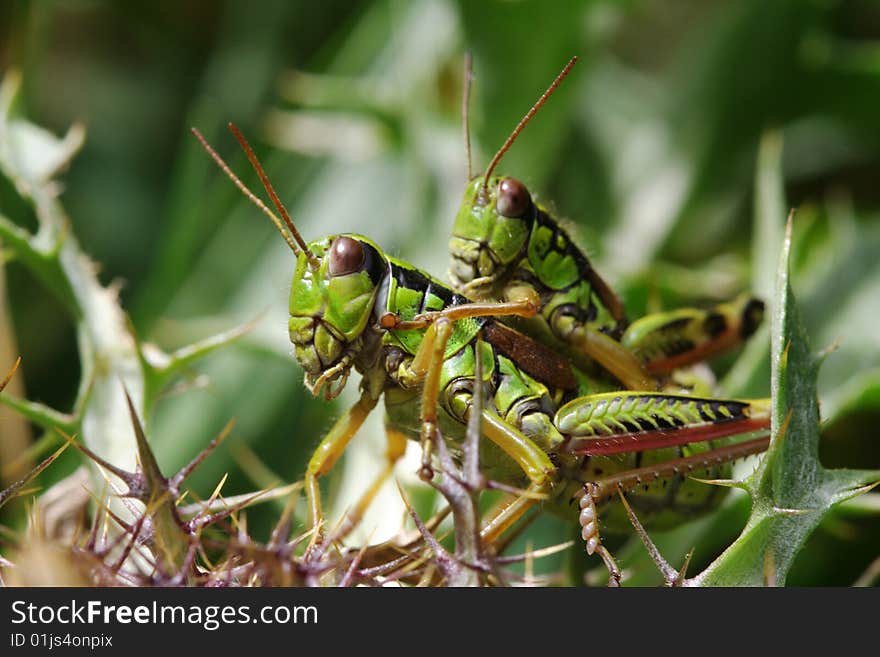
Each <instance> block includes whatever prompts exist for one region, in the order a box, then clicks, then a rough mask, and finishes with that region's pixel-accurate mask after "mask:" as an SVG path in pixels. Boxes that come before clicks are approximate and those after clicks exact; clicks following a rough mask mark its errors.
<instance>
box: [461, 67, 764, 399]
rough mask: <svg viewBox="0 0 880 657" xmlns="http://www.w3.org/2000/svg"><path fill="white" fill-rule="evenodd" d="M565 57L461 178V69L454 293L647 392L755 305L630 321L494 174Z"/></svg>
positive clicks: (559, 233)
mask: <svg viewBox="0 0 880 657" xmlns="http://www.w3.org/2000/svg"><path fill="white" fill-rule="evenodd" d="M576 61H577V58H572V59H571V60H570V61H569V63H568V64H567V66H566V67H565V68H564V69H563V70H562V72H561V73H560V74H559V75H558V76H557V77H556V79H555V80H554V81H553V83H552V84H551V85H550V87H549V88H548V89H547V90H546V91H545V92H544V94H543V95H542V96H541V97H540V98H539V99H538V101H537V102H536V103H535V104H534V106H533V107H532V108H531V109H530V110H529V112H528V113H527V114H526V115H525V116H524V117H523V119H522V120H521V121H520V122H519V124H518V125H517V126H516V127H515V128H514V130H513V132H512V133H511V134H510V136H509V137H508V138H507V140H506V141H505V142H504V144H503V145H502V146H501V148H500V149H499V150H498V152H497V153H496V154H495V156H494V157H493V158H492V160H491V161H490V163H489V165H488V167H487V168H486V171H485V173H482V174H480V175H478V176H474V177H471V176H470V138H469V136H468V127H467V97H468V90H469V80H470V66H469V64H467V63H466V66H465V93H464V98H465V100H464V103H463V105H464V107H463V116H464V125H465V141H466V151H467V158H468V172H469V178H470V180H469V183H468V185H467V188H466V190H465V193H464V199H463V201H462V205H461V208H460V210H459V212H458V214H457V216H456V218H455V223H454V225H453V229H452V236H451V238H450V242H449V248H450V253H451V256H452V263H451V266H450V270H449V277H450V280H451V282H452V286H453V288H454V289H455V290H456V291H457V292H459V293H460V294H463V295H464V296H467V297H469V298H473V299H477V300H482V301H487V300H488V301H497V302H499V303H503V304H504V305H505V307H507V308H509V309H510V312H511V313H512V315H518V316H519V320H518V321H516V323H515V324H514V325H515V326H516V327H517V328H519V329H520V330H521V331H523V332H525V333H527V334H529V335H531V336H532V337H534V338H536V339H538V340H539V341H541V342H544V343H545V344H548V345H551V346H552V347H553V348H554V349H555V350H557V351H559V352H561V353H564V354H565V355H566V356H568V357H569V358H571V359H572V360H573V362H574V363H575V364H576V365H577V366H578V367H579V368H580V369H582V370H587V371H594V370H595V368H596V364H597V363H598V365H600V366H601V367H602V368H603V369H604V370H605V371H606V372H607V373H610V374H611V375H612V376H614V377H615V378H616V379H618V380H619V381H620V382H621V383H622V384H623V385H624V386H625V387H627V388H629V389H633V390H653V389H656V388H657V387H658V385H659V381H658V380H657V378H658V377H664V376H666V375H669V374H670V373H672V372H673V371H674V370H675V369H676V368H680V367H683V366H686V365H692V364H694V363H696V362H699V361H702V360H704V359H705V358H707V357H709V356H712V355H715V354H717V353H719V352H721V351H723V350H725V349H728V348H730V347H732V346H734V345H736V344H737V343H739V342H741V341H742V340H745V339H747V338H748V337H749V336H750V335H751V334H752V333H753V332H754V331H755V329H756V328H757V326H758V325H759V324H760V322H761V319H762V317H763V311H764V304H763V302H761V301H760V300H758V299H755V298H752V297H750V296H749V295H743V296H740V297H739V298H738V299H736V300H734V301H732V302H730V303H725V304H719V305H717V306H716V307H714V308H711V309H709V310H698V309H693V308H683V309H679V310H674V311H671V312H664V313H657V314H652V315H648V316H646V317H643V318H641V319H639V320H637V321H636V322H634V323H632V324H629V322H628V319H627V317H626V313H625V311H624V307H623V304H622V303H621V301H620V299H619V298H618V296H617V295H616V294H615V292H614V290H613V289H612V288H611V287H610V286H609V285H608V284H607V283H606V282H605V280H604V279H603V278H602V277H601V276H600V274H599V273H598V272H597V271H596V270H595V269H594V268H593V266H592V265H591V263H590V261H589V259H588V258H587V256H586V255H585V254H584V253H583V251H582V250H581V249H580V248H578V246H577V245H576V244H575V243H574V241H573V240H572V239H571V237H570V236H569V235H568V234H567V233H566V231H565V230H564V229H563V228H562V227H561V226H560V225H559V222H558V221H557V220H556V219H554V218H553V216H552V215H551V213H550V212H549V210H548V209H547V208H545V207H543V206H542V205H540V204H539V203H537V202H535V201H534V200H533V199H532V195H531V194H530V193H529V190H528V189H527V188H526V186H525V185H524V184H523V183H522V182H520V181H519V180H517V179H515V178H511V177H501V176H495V175H493V174H494V172H495V170H496V168H497V166H498V164H499V163H500V162H501V159H502V157H503V156H504V154H505V153H506V152H507V151H508V150H509V149H510V147H511V146H512V145H513V143H514V141H515V140H516V138H517V136H518V135H519V134H520V133H521V132H522V130H523V129H524V128H525V126H526V125H527V124H528V123H529V121H530V120H531V119H532V117H534V115H535V114H536V112H537V111H538V109H540V107H541V106H542V105H543V104H544V103H545V102H546V101H547V99H548V98H549V97H550V95H551V94H552V93H553V91H554V90H555V89H556V87H557V86H558V85H559V84H560V82H561V81H562V80H563V79H564V78H565V76H566V75H567V74H568V72H569V71H570V70H571V68H572V66H573V65H574V64H575V62H576Z"/></svg>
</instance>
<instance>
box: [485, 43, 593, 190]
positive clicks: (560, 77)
mask: <svg viewBox="0 0 880 657" xmlns="http://www.w3.org/2000/svg"><path fill="white" fill-rule="evenodd" d="M575 63H577V55H575V56H574V57H572V58H571V59H570V60H568V64H566V65H565V68H564V69H562V71H561V72H560V73H559V75H557V76H556V79H555V80H553V84H551V85H550V86H549V87H547V91H545V92H544V93H543V94H541V97H540V98H539V99H538V102H536V103H535V104H534V105H532V109H530V110H529V111H528V113H527V114H526V115H525V116H524V117H523V118H522V120H521V121H520V122H519V123H518V124H517V126H516V127H515V128H514V129H513V132H511V133H510V136H509V137H508V138H507V141H505V142H504V144H503V145H502V146H501V148H500V149H498V152H497V153H495V157H493V158H492V161H491V162H489V167H488V168H487V169H486V176H485V178H483V186H482V188H481V192H480V193H481V194H482V193H484V192H485V191H486V186H487V185H488V184H489V176H491V175H492V172H493V171H494V170H495V167H497V166H498V163H499V162H500V161H501V158H502V157H504V154H505V153H506V152H507V151H508V150H509V149H510V147H511V146H512V145H513V142H514V141H516V138H517V137H518V136H519V133H521V132H522V130H523V128H525V127H526V124H528V122H529V121H531V120H532V117H533V116H535V114H536V113H537V112H538V110H539V109H541V106H542V105H543V104H544V103H546V102H547V99H548V98H550V96H551V95H552V94H553V92H554V91H556V87H558V86H559V83H560V82H562V80H564V79H565V76H566V75H568V72H569V71H570V70H571V67H572V66H574V65H575Z"/></svg>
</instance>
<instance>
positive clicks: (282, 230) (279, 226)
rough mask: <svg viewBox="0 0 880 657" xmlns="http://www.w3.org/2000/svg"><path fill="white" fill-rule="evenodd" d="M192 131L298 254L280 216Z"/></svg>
mask: <svg viewBox="0 0 880 657" xmlns="http://www.w3.org/2000/svg"><path fill="white" fill-rule="evenodd" d="M190 130H192V133H193V134H194V135H195V136H196V139H198V140H199V143H200V144H201V145H202V148H204V149H205V150H206V151H207V152H208V155H210V156H211V158H212V159H213V160H214V161H215V162H216V163H217V166H219V167H220V169H221V170H222V171H223V173H225V174H226V175H227V176H229V179H230V180H232V182H233V183H235V186H236V187H238V189H239V190H241V193H242V194H244V195H245V196H247V198H248V199H249V200H250V201H251V203H253V204H254V205H256V206H257V207H258V208H260V210H262V211H263V212H264V213H265V214H266V216H268V217H269V219H271V220H272V223H273V224H275V227H276V228H277V229H278V232H279V233H281V237H283V238H284V241H285V242H287V246H289V247H290V250H291V251H293V252H294V253H298V251H297V248H296V243H295V242H294V241H293V239H291V237H290V235H289V234H288V232H287V230H286V229H285V228H284V224H283V223H282V222H281V219H279V218H278V216H277V215H276V214H275V213H274V212H272V210H270V209H269V208H268V207H266V204H265V203H263V201H261V200H260V198H259V197H258V196H256V195H255V194H254V193H253V192H252V191H251V190H249V189H248V188H247V186H246V185H245V184H244V183H243V182H241V180H239V178H238V176H236V175H235V174H234V173H232V169H230V168H229V165H227V164H226V162H224V161H223V158H222V157H220V156H219V155H218V154H217V151H215V150H214V149H213V148H211V145H210V144H209V143H208V142H207V140H206V139H205V138H204V137H202V133H201V132H199V131H198V130H197V129H196V128H190Z"/></svg>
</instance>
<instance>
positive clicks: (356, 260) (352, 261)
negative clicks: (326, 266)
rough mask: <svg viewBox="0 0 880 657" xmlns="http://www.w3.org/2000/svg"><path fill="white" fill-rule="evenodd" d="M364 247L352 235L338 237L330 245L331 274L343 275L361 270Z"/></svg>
mask: <svg viewBox="0 0 880 657" xmlns="http://www.w3.org/2000/svg"><path fill="white" fill-rule="evenodd" d="M363 264H364V247H363V245H362V244H361V243H360V242H358V241H357V240H353V239H352V238H350V237H337V238H336V239H335V240H333V244H332V245H331V246H330V275H331V276H342V275H344V274H351V273H352V272H356V271H358V270H360V268H361V265H363Z"/></svg>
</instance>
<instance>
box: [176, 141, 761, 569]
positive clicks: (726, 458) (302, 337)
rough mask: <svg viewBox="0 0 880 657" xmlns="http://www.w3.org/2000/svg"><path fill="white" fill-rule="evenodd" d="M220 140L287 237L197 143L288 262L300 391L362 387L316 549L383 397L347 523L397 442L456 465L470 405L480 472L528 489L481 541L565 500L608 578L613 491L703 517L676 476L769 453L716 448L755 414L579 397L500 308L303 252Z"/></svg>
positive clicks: (320, 464)
mask: <svg viewBox="0 0 880 657" xmlns="http://www.w3.org/2000/svg"><path fill="white" fill-rule="evenodd" d="M230 127H231V129H232V130H233V132H234V134H235V136H236V138H237V139H238V141H239V143H240V144H241V146H242V148H243V149H244V150H245V153H246V154H247V156H248V158H249V159H250V160H251V163H252V164H253V166H254V167H255V169H256V170H257V172H258V174H259V176H260V178H261V180H262V181H263V184H264V186H265V187H266V190H267V192H268V193H269V196H270V197H271V198H272V200H273V203H274V204H275V205H276V207H277V209H278V211H279V214H280V215H281V216H282V217H283V218H284V223H282V221H281V220H280V219H279V218H278V217H277V216H276V215H275V213H273V212H272V211H271V210H270V209H269V208H268V207H267V206H266V205H265V204H264V203H263V202H262V201H261V200H260V199H259V198H258V197H256V196H255V195H254V194H253V193H252V192H250V190H248V189H247V187H245V186H244V184H243V183H242V182H241V181H240V180H239V179H238V177H237V176H236V175H235V174H234V173H233V172H232V171H231V170H230V169H229V167H228V166H227V165H226V164H225V163H224V162H223V160H222V159H221V158H220V156H219V155H218V154H217V153H216V152H215V151H214V150H213V149H212V148H211V146H209V145H208V144H207V142H205V140H204V139H203V138H202V136H201V135H200V134H199V133H198V131H197V130H195V129H193V132H194V134H195V135H196V137H197V138H198V139H199V141H200V142H201V143H202V145H203V146H204V148H205V149H206V150H207V151H208V153H209V154H210V155H211V157H212V158H214V160H215V161H216V162H217V164H218V165H219V166H220V168H221V169H222V170H223V171H224V172H225V173H226V175H227V176H229V177H230V178H231V179H232V181H233V182H234V183H235V184H236V185H237V186H238V187H239V188H240V189H241V190H242V191H243V193H245V195H247V196H248V198H250V199H251V200H252V201H253V202H254V203H255V204H256V205H257V206H258V207H259V208H260V209H261V210H262V211H263V212H264V213H265V214H267V215H268V216H269V217H270V219H272V221H273V223H275V225H276V227H277V228H278V230H279V232H281V234H282V236H283V237H284V239H285V241H286V242H287V244H288V246H289V247H290V248H291V250H292V251H293V252H294V254H295V255H296V266H295V270H294V273H293V279H292V283H291V294H290V308H289V310H290V320H289V333H290V339H291V342H292V343H293V346H294V356H295V358H296V360H297V361H298V362H299V363H300V365H301V366H302V367H303V369H304V370H305V385H306V386H307V387H308V388H309V390H310V391H311V392H312V393H313V394H314V395H316V396H318V395H320V394H323V395H324V397H325V398H327V399H331V398H333V397H335V396H337V395H338V394H339V393H340V392H341V390H342V388H343V386H344V385H345V383H346V381H347V379H348V377H349V375H350V373H351V371H352V370H355V371H356V372H358V373H359V374H360V375H361V381H360V397H359V399H358V401H357V402H355V404H354V405H353V406H352V407H351V408H349V409H348V410H347V411H346V412H345V413H343V415H342V416H341V417H340V418H339V419H338V420H337V421H336V422H335V424H334V425H333V427H332V428H331V429H330V431H329V432H328V433H327V434H326V436H325V437H324V438H323V439H322V441H321V443H320V444H319V445H318V447H317V449H316V450H315V452H314V454H313V456H312V457H311V459H310V460H309V463H308V465H307V467H306V473H305V490H306V495H307V498H308V506H309V522H310V524H311V526H312V527H313V528H314V529H315V532H316V536H317V535H319V534H320V531H321V527H322V523H323V519H324V517H323V511H322V505H321V495H320V487H319V479H320V477H322V476H323V475H325V474H327V472H329V471H330V469H331V468H332V467H333V466H334V464H335V463H336V461H337V460H338V459H339V457H340V456H341V455H342V454H343V452H344V451H345V449H346V447H347V445H348V444H349V443H350V441H351V440H352V439H353V438H354V436H355V434H356V432H357V430H358V428H359V427H360V426H361V424H362V423H363V421H364V419H365V418H366V417H367V416H368V415H369V413H371V412H372V411H373V410H374V409H375V407H376V406H377V405H378V402H379V401H380V399H382V398H383V397H384V402H385V417H386V419H385V427H386V435H387V438H388V449H387V451H386V454H385V458H386V467H385V468H384V470H383V472H382V473H381V474H380V476H379V477H378V478H377V479H376V481H374V482H373V483H372V485H370V486H369V487H368V488H367V490H366V492H365V493H364V495H363V497H362V498H361V499H360V500H359V501H358V503H357V504H356V505H355V506H354V508H353V509H352V511H351V512H350V515H349V522H350V523H354V522H356V521H357V519H358V518H359V517H360V514H361V513H362V512H363V511H364V509H365V508H366V506H367V505H368V504H369V502H370V500H371V499H372V498H373V496H374V495H375V492H376V491H377V490H378V487H379V486H380V485H381V484H382V482H383V481H384V480H385V479H386V478H387V477H388V476H390V474H391V472H392V469H393V467H394V464H395V462H396V461H397V460H398V459H399V458H400V456H401V455H402V453H403V451H404V449H405V444H406V440H407V439H418V440H421V442H422V445H423V453H424V454H426V455H428V456H426V458H425V460H424V464H423V469H422V470H423V471H422V475H423V476H424V477H425V478H428V477H430V476H432V474H433V473H432V472H431V470H430V445H431V444H433V442H434V441H436V440H445V441H447V442H448V445H449V448H450V451H451V452H452V453H453V454H456V453H458V450H457V445H458V444H460V442H461V440H463V438H464V436H465V434H466V427H467V426H468V421H469V419H470V413H471V408H472V407H473V401H474V394H475V391H479V393H478V394H480V395H481V403H480V404H478V407H479V408H480V416H479V419H480V427H481V437H482V438H484V440H482V441H481V448H480V451H481V458H480V461H481V464H482V465H481V467H482V469H483V473H484V475H485V476H486V477H489V478H491V479H493V480H496V481H499V482H501V483H503V484H506V485H508V486H513V487H517V488H519V489H525V492H524V494H522V495H520V496H518V497H516V498H515V499H513V500H512V501H511V502H510V503H509V504H507V505H505V506H503V507H502V508H499V509H497V510H496V512H494V513H493V514H492V515H491V516H490V517H489V518H488V519H487V520H486V521H485V522H484V525H483V527H482V529H481V535H482V538H483V540H485V541H493V540H495V539H496V538H498V537H499V536H500V535H501V534H502V533H503V532H504V531H505V530H506V529H508V528H509V527H510V526H512V525H513V524H514V523H515V522H517V520H518V519H519V518H521V517H522V515H523V514H524V513H525V512H526V511H528V510H529V509H530V508H531V507H533V506H534V505H535V504H536V503H538V502H539V501H541V500H548V501H550V503H552V504H553V505H554V506H556V507H558V508H560V509H565V508H566V502H569V501H570V500H572V499H578V498H579V499H580V506H581V509H582V510H581V512H580V515H579V519H580V522H581V526H582V535H583V536H584V539H585V540H586V541H587V548H588V551H590V552H592V551H598V552H599V554H600V555H602V556H603V558H604V559H605V560H606V563H609V564H611V565H609V569H611V571H612V574H614V573H615V572H618V575H617V576H618V577H619V571H616V567H615V566H613V560H611V559H610V555H609V554H607V551H605V550H604V547H603V546H601V543H600V542H599V537H598V530H597V524H596V522H595V514H596V505H597V504H598V503H599V502H601V501H603V500H605V499H608V498H609V497H610V496H611V495H613V494H614V493H615V491H616V490H617V488H619V487H622V488H625V489H632V488H634V487H641V488H642V489H643V493H642V494H643V495H644V498H645V500H646V502H645V504H646V505H647V506H650V505H652V504H653V506H654V507H655V508H656V510H657V511H658V513H660V514H664V513H667V509H668V508H669V507H670V506H676V505H677V506H680V507H681V509H682V510H687V509H688V508H690V510H691V511H696V510H699V508H701V507H703V506H705V505H706V504H707V503H708V502H707V496H706V495H700V493H699V491H698V490H697V489H695V487H694V486H695V482H692V481H691V480H688V479H686V478H685V477H684V474H685V473H686V472H688V471H689V470H691V469H693V468H705V469H707V474H708V475H709V476H717V475H718V474H719V473H720V471H719V470H718V469H717V468H716V465H717V464H719V463H721V464H724V463H729V462H730V461H731V460H732V459H734V458H737V457H739V456H744V455H746V454H751V453H756V452H758V451H763V450H764V449H766V439H765V438H757V439H755V440H751V441H747V442H743V443H737V444H735V445H731V446H719V445H716V444H715V443H714V442H713V441H714V440H716V439H720V438H724V437H727V436H733V435H739V434H744V433H749V432H766V430H767V428H768V427H769V412H768V406H769V405H768V402H767V401H766V400H753V401H748V400H724V399H712V398H700V397H691V396H686V395H677V394H670V393H664V392H633V391H627V390H620V391H613V392H607V393H600V394H591V395H586V396H584V395H582V394H581V391H582V390H583V389H584V387H585V382H586V381H588V380H589V375H587V374H585V373H581V372H578V371H577V370H576V369H575V368H572V366H571V364H570V363H569V362H568V360H567V359H566V358H564V357H563V356H561V355H559V354H558V353H556V352H555V351H554V350H553V349H551V348H550V347H547V346H546V345H543V344H541V343H539V342H536V341H534V340H533V339H531V338H529V337H528V336H526V335H524V334H522V333H520V332H518V331H516V330H514V329H512V328H510V327H508V326H506V325H505V324H504V323H502V322H501V321H500V319H499V315H500V316H503V315H505V313H506V312H507V309H506V308H505V307H503V305H499V304H492V303H489V304H479V303H473V302H471V300H470V299H468V298H466V297H464V296H462V295H460V294H457V293H456V292H455V291H453V290H452V289H451V288H450V287H448V286H447V285H445V284H444V283H442V282H441V281H439V280H437V279H435V278H433V277H431V276H430V275H429V274H427V273H425V272H423V271H421V270H419V269H417V268H416V267H413V266H412V265H410V264H408V263H406V262H404V261H402V260H399V259H397V258H394V257H391V256H389V255H387V254H385V253H383V252H382V250H381V249H380V248H379V246H378V245H376V244H375V243H373V242H372V241H370V240H369V239H368V238H366V237H363V236H360V235H357V234H342V235H335V236H329V237H323V238H320V239H318V240H314V241H312V242H310V243H306V242H305V241H304V240H303V238H302V237H301V236H300V235H299V233H298V232H297V230H296V228H295V226H294V225H293V222H292V221H291V220H290V218H289V216H288V214H287V212H286V210H285V209H284V206H283V204H281V202H280V200H278V197H277V195H276V194H275V192H274V190H273V188H272V186H271V183H269V181H268V179H267V178H266V176H265V174H264V172H263V171H262V168H261V166H260V164H259V162H258V161H257V159H256V156H255V155H254V153H253V151H252V150H251V148H250V146H249V145H248V144H247V142H246V140H245V139H244V137H243V136H242V135H241V134H240V133H239V132H238V131H237V129H235V127H234V126H231V125H230ZM478 361H479V363H480V365H479V367H478V366H477V362H478ZM478 370H479V371H481V372H482V374H481V376H480V380H477V379H476V372H477V371H478ZM587 387H589V386H587ZM695 442H696V443H697V444H696V445H692V444H691V443H695ZM669 482H674V483H672V484H669ZM659 498H663V499H662V503H661V500H660V499H659ZM569 513H570V511H569Z"/></svg>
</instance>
